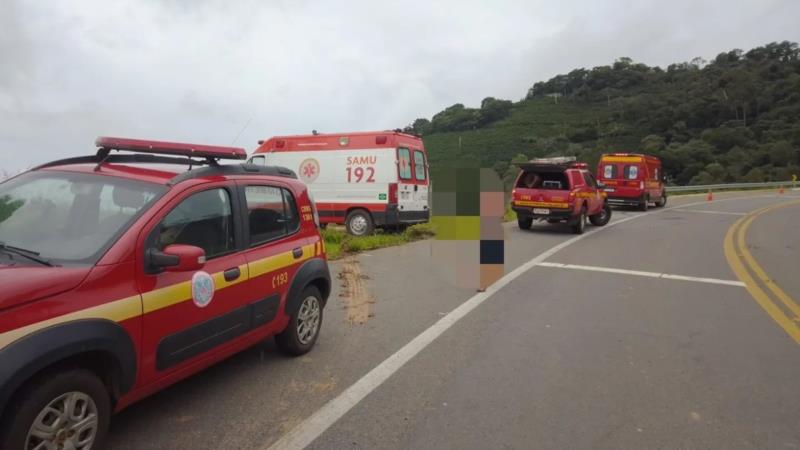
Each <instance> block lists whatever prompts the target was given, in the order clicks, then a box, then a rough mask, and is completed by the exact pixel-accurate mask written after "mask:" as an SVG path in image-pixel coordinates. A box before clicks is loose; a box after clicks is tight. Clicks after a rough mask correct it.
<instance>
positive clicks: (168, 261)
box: [147, 244, 206, 272]
mask: <svg viewBox="0 0 800 450" xmlns="http://www.w3.org/2000/svg"><path fill="white" fill-rule="evenodd" d="M147 259H148V263H149V266H150V267H153V268H155V269H159V270H166V271H168V272H190V271H193V270H200V269H202V268H203V266H205V265H206V252H205V250H203V249H202V248H200V247H195V246H194V245H183V244H172V245H168V246H166V247H165V248H164V250H163V251H159V250H156V249H150V250H148V251H147Z"/></svg>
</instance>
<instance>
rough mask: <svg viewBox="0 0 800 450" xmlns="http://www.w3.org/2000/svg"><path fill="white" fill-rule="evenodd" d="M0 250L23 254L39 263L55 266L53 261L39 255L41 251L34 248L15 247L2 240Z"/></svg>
mask: <svg viewBox="0 0 800 450" xmlns="http://www.w3.org/2000/svg"><path fill="white" fill-rule="evenodd" d="M0 250H5V251H6V252H8V253H13V254H15V255H19V256H23V257H25V258H28V259H30V260H31V261H35V262H37V263H39V264H42V265H45V266H48V267H53V263H51V262H50V261H49V260H47V259H46V258H42V257H40V256H39V252H36V251H33V250H26V249H24V248H19V247H14V246H13V245H6V243H5V242H3V241H0Z"/></svg>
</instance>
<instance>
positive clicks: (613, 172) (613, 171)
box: [603, 164, 617, 179]
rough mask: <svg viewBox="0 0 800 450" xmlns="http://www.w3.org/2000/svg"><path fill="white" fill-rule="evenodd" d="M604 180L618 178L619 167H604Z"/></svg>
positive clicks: (609, 165)
mask: <svg viewBox="0 0 800 450" xmlns="http://www.w3.org/2000/svg"><path fill="white" fill-rule="evenodd" d="M603 178H612V179H613V178H617V165H616V164H606V165H605V166H603Z"/></svg>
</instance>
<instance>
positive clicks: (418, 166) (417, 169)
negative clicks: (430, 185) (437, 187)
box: [414, 150, 425, 181]
mask: <svg viewBox="0 0 800 450" xmlns="http://www.w3.org/2000/svg"><path fill="white" fill-rule="evenodd" d="M414 177H415V178H416V179H417V180H419V181H425V154H423V153H422V152H421V151H419V150H414Z"/></svg>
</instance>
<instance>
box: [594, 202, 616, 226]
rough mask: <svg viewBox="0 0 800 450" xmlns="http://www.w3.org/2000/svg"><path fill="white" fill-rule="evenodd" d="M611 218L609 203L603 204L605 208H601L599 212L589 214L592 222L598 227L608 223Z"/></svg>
mask: <svg viewBox="0 0 800 450" xmlns="http://www.w3.org/2000/svg"><path fill="white" fill-rule="evenodd" d="M609 220H611V207H610V206H608V203H604V204H603V209H601V210H600V212H599V213H597V214H595V215H593V216H589V221H590V222H592V225H594V226H597V227H602V226H603V225H605V224H607V223H608V221H609Z"/></svg>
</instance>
